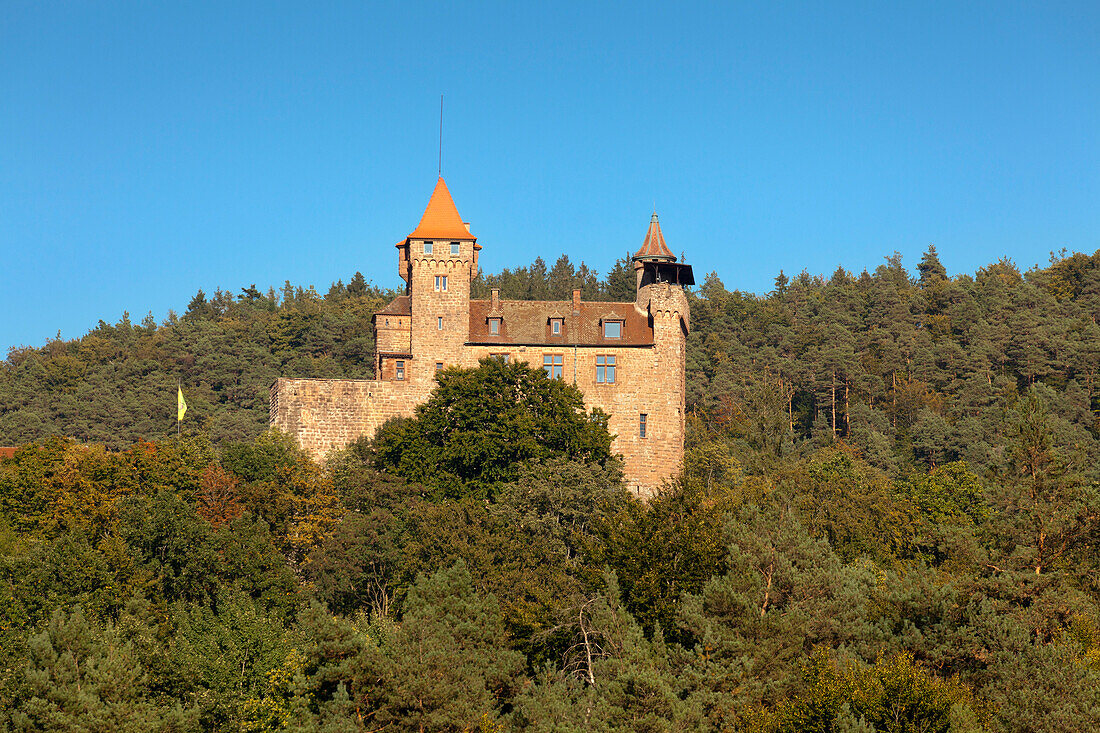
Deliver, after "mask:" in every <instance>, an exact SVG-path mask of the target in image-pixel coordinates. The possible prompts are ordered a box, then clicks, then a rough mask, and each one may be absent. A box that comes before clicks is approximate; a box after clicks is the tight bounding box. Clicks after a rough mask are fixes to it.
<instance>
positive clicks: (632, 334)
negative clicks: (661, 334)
mask: <svg viewBox="0 0 1100 733" xmlns="http://www.w3.org/2000/svg"><path fill="white" fill-rule="evenodd" d="M491 305H492V302H491V301H488V300H471V301H470V336H469V341H470V343H474V344H500V345H501V346H506V345H521V344H526V345H536V346H561V347H563V348H564V347H566V346H574V345H576V346H607V347H608V348H613V347H615V346H650V345H652V344H653V327H652V326H651V325H650V324H649V316H648V315H647V314H646V313H644V312H639V311H638V309H637V308H635V307H634V304H633V303H581V305H580V309H579V310H578V311H574V310H573V303H572V301H568V300H562V301H553V300H549V301H548V300H501V301H499V302H498V307H497V308H492V309H491ZM490 318H499V319H501V320H500V332H499V333H490V332H489V319H490ZM551 319H561V334H560V335H554V333H553V329H552V325H551ZM604 321H621V322H622V324H623V327H622V336H621V337H620V338H604V335H603V322H604Z"/></svg>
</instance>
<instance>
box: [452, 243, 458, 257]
mask: <svg viewBox="0 0 1100 733" xmlns="http://www.w3.org/2000/svg"><path fill="white" fill-rule="evenodd" d="M459 251H460V249H459V244H458V242H451V254H453V255H456V254H458V253H459Z"/></svg>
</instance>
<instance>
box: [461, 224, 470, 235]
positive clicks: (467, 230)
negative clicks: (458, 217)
mask: <svg viewBox="0 0 1100 733" xmlns="http://www.w3.org/2000/svg"><path fill="white" fill-rule="evenodd" d="M462 226H464V227H466V233H467V234H469V233H470V222H468V221H464V222H462Z"/></svg>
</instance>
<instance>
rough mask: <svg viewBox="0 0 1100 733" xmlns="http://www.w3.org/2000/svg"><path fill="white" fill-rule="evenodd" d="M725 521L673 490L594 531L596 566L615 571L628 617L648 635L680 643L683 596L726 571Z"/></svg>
mask: <svg viewBox="0 0 1100 733" xmlns="http://www.w3.org/2000/svg"><path fill="white" fill-rule="evenodd" d="M722 517H723V512H722V508H721V507H720V506H718V505H716V504H713V503H711V502H710V501H708V499H707V498H706V497H705V496H704V495H702V494H700V493H699V492H696V491H691V490H684V489H682V488H679V487H674V488H672V489H671V490H670V491H668V492H666V493H663V494H659V495H658V496H656V497H653V498H652V499H651V500H650V501H649V502H648V503H646V504H642V503H641V502H631V503H629V504H627V505H626V506H624V507H623V508H622V509H621V510H620V511H619V512H617V513H616V514H614V515H611V516H609V517H607V518H606V519H604V520H603V521H601V522H599V523H598V524H597V525H596V526H597V534H598V541H597V542H594V543H593V544H592V545H591V548H590V550H591V553H592V558H593V561H594V563H595V564H596V566H597V567H599V566H606V567H609V568H611V569H612V570H614V571H615V573H616V575H617V576H618V579H619V580H618V582H619V585H620V587H621V589H622V595H623V602H624V605H625V607H626V609H627V611H629V612H630V613H631V615H632V616H634V617H635V618H636V619H638V621H639V623H640V624H641V625H642V627H643V628H645V629H646V631H647V632H648V633H653V632H654V631H655V630H656V629H658V628H660V629H661V630H663V632H664V633H665V634H668V635H670V636H671V637H672V638H675V639H679V638H680V636H679V635H678V627H677V624H676V617H677V611H678V608H679V604H680V598H681V596H682V594H684V593H695V592H698V591H699V589H700V588H702V586H703V584H704V583H705V582H706V581H707V579H708V578H710V577H711V576H713V575H716V574H720V573H722V572H723V571H724V569H725V567H726V546H725V542H724V537H723V533H722ZM684 640H685V641H686V639H684Z"/></svg>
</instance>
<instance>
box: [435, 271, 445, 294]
mask: <svg viewBox="0 0 1100 733" xmlns="http://www.w3.org/2000/svg"><path fill="white" fill-rule="evenodd" d="M435 289H436V291H437V292H438V291H442V292H444V293H445V292H447V276H446V275H436V276H435Z"/></svg>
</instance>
